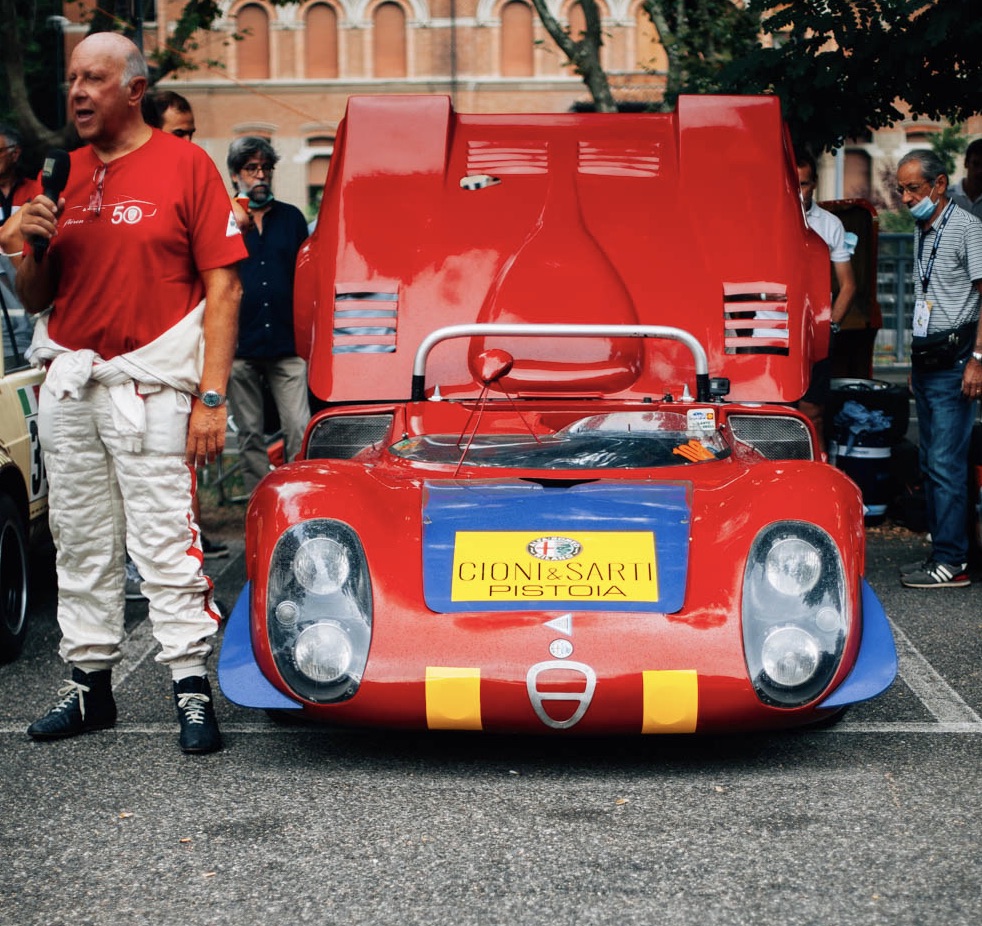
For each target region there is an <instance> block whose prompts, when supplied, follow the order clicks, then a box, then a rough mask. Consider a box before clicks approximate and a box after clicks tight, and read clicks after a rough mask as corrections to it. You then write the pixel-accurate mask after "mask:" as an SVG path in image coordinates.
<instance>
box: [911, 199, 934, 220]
mask: <svg viewBox="0 0 982 926" xmlns="http://www.w3.org/2000/svg"><path fill="white" fill-rule="evenodd" d="M937 207H938V204H937V203H936V202H934V200H933V199H931V196H930V194H928V195H927V196H925V197H924V199H922V200H921V201H920V202H919V203H916V204H915V205H913V206H911V207H910V214H911V215H912V216H913V217H914V218H915V219H917V221H918V222H924V221H926V220H927V219H929V218H931V216H932V215H934V210H935V209H937Z"/></svg>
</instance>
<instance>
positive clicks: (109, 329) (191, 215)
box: [48, 130, 248, 360]
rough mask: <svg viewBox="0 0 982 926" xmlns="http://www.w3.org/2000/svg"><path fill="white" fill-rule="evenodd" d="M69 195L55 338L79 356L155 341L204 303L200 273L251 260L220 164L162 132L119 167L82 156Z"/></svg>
mask: <svg viewBox="0 0 982 926" xmlns="http://www.w3.org/2000/svg"><path fill="white" fill-rule="evenodd" d="M103 168H105V173H104V175H103V176H102V177H101V182H100V175H102V174H103ZM100 186H101V206H100V204H99V198H100V189H99V188H100ZM63 195H64V197H65V201H66V202H65V211H64V213H62V216H61V218H60V219H59V221H58V234H57V235H56V236H55V237H54V238H53V239H52V241H51V244H50V250H49V257H48V259H49V260H52V261H54V262H55V264H56V266H57V268H58V272H59V282H58V289H57V293H56V295H55V299H54V311H53V312H52V315H51V318H50V320H49V322H48V333H49V335H50V336H51V337H52V338H53V339H54V340H55V341H57V342H58V343H59V344H62V345H64V346H65V347H68V348H70V349H72V350H80V349H82V348H91V349H92V350H94V351H96V352H97V353H99V354H100V355H101V356H102V357H104V358H105V359H107V360H108V359H110V358H112V357H115V356H116V355H117V354H123V353H127V352H129V351H131V350H135V349H136V348H138V347H142V346H144V345H145V344H148V343H150V341H152V340H154V339H155V338H156V337H158V336H159V335H161V334H163V332H164V331H166V330H167V329H168V328H171V327H172V326H173V325H175V324H176V323H177V322H179V321H180V320H181V319H182V318H183V317H184V316H185V315H187V313H188V312H190V311H191V309H193V308H194V307H195V306H196V305H197V304H198V303H199V302H200V301H201V299H202V297H203V295H204V284H203V283H202V280H201V276H200V272H199V271H202V270H213V269H215V268H217V267H227V266H230V265H232V264H236V263H238V261H240V260H242V259H244V258H245V257H247V256H248V252H247V250H246V247H245V244H244V243H243V241H242V235H241V234H240V233H239V230H238V227H237V226H236V224H235V219H234V217H233V216H232V210H231V204H230V200H229V195H228V193H226V192H225V188H224V185H223V183H222V179H221V176H220V174H219V173H218V170H217V168H216V167H215V165H214V164H213V163H212V161H211V158H209V157H208V155H207V154H206V153H205V151H204V150H203V149H202V148H199V147H198V146H197V145H189V144H188V143H187V141H185V140H184V139H181V138H175V137H174V136H172V135H166V134H164V133H163V132H160V131H158V130H154V132H153V135H152V136H151V138H150V140H149V141H148V142H147V143H146V144H144V145H142V146H141V147H140V148H137V149H136V151H131V152H130V153H129V154H126V155H124V156H123V157H121V158H117V159H116V160H114V161H110V162H109V164H103V163H102V161H100V160H99V159H98V158H97V157H96V155H95V154H94V153H93V151H92V149H91V148H90V147H85V148H80V149H79V150H77V151H73V152H72V155H71V172H70V173H69V178H68V185H67V187H66V188H65V192H64V194H63Z"/></svg>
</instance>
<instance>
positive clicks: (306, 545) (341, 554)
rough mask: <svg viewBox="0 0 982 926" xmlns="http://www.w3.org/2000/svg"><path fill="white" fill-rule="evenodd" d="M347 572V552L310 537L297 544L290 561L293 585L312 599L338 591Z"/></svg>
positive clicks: (321, 538) (319, 538)
mask: <svg viewBox="0 0 982 926" xmlns="http://www.w3.org/2000/svg"><path fill="white" fill-rule="evenodd" d="M350 572H351V564H350V563H349V561H348V551H347V550H346V549H345V548H344V547H343V546H341V544H340V543H337V542H336V541H334V540H331V539H329V538H328V537H312V538H311V539H310V540H305V541H304V542H303V543H302V544H300V548H299V549H298V550H297V555H296V556H295V557H294V559H293V574H294V575H295V576H296V577H297V581H298V582H299V583H300V584H301V585H302V586H303V587H304V588H305V589H306V590H307V591H308V592H311V593H312V594H314V595H330V594H333V593H334V592H336V591H339V590H340V589H341V587H342V586H343V585H344V583H345V582H347V581H348V575H349V574H350Z"/></svg>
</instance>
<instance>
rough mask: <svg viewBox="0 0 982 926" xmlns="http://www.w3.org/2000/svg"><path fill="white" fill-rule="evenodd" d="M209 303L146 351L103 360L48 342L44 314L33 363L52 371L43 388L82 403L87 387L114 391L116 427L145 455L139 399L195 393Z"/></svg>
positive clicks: (32, 351) (32, 353)
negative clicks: (159, 390) (164, 389)
mask: <svg viewBox="0 0 982 926" xmlns="http://www.w3.org/2000/svg"><path fill="white" fill-rule="evenodd" d="M204 311H205V303H204V300H202V301H201V302H200V303H198V305H197V306H195V308H194V309H193V310H192V311H191V312H189V313H188V314H187V315H185V316H184V318H182V319H181V320H180V321H179V322H178V323H177V324H176V325H174V326H173V327H172V328H169V329H168V330H167V331H165V332H164V333H163V334H162V335H160V337H158V338H156V339H155V340H153V341H151V342H150V343H149V344H147V345H145V346H144V347H140V348H138V349H137V350H134V351H131V352H130V353H128V354H120V355H118V356H116V357H113V358H112V360H103V359H102V357H100V356H99V355H98V354H97V353H96V352H95V351H93V350H69V349H68V348H67V347H63V346H62V345H61V344H59V343H58V342H57V341H53V340H52V339H51V338H49V337H48V319H47V316H45V315H43V316H41V317H40V318H39V319H38V322H37V325H36V327H35V329H34V338H33V340H32V342H31V348H30V350H29V351H28V359H29V360H30V361H31V363H32V364H33V365H34V366H36V367H40V368H43V367H45V366H46V367H47V368H48V372H47V375H46V376H45V379H44V386H43V388H45V389H47V390H48V391H49V392H51V393H52V395H54V396H57V397H58V398H62V399H63V398H66V397H68V398H72V399H77V398H79V395H80V393H81V390H82V387H83V386H85V385H86V383H88V382H89V380H93V379H94V380H95V381H96V382H98V383H101V384H102V385H104V386H106V387H108V389H109V395H110V398H111V400H112V408H113V422H114V424H115V425H116V427H117V429H118V430H119V433H120V435H122V436H123V437H124V438H125V439H126V442H127V448H128V449H129V450H131V451H132V452H133V453H139V452H140V450H141V449H142V447H143V435H144V433H145V432H146V426H147V421H146V411H145V408H144V404H143V400H142V399H141V398H140V397H139V395H137V387H136V384H137V383H139V384H140V386H141V387H142V391H144V392H147V391H153V389H152V388H150V389H148V388H147V387H155V386H156V387H160V386H170V387H171V388H172V389H176V390H177V391H178V392H187V393H191V394H194V393H196V392H197V389H198V383H199V382H200V379H201V368H202V364H203V359H204V338H203V337H202V332H203V323H204Z"/></svg>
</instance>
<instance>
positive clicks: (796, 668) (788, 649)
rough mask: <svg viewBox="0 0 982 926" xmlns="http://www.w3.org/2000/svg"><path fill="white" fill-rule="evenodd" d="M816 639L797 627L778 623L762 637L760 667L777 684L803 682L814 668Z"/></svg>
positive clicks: (815, 665)
mask: <svg viewBox="0 0 982 926" xmlns="http://www.w3.org/2000/svg"><path fill="white" fill-rule="evenodd" d="M820 656H821V652H820V650H819V646H818V641H817V640H816V639H815V638H814V637H813V636H812V635H811V634H810V633H807V632H806V631H804V630H802V629H801V628H800V627H781V628H779V629H777V630H775V631H773V632H772V633H770V634H768V636H767V639H766V640H764V646H763V648H762V650H761V654H760V659H761V664H762V666H763V669H764V671H765V672H766V673H767V675H768V676H769V677H770V678H771V680H772V681H773V682H774V683H775V684H777V685H783V686H784V687H785V688H794V687H796V686H798V685H804V684H805V682H807V681H808V679H810V678H811V677H812V676H813V675H814V674H815V671H816V670H817V669H818V662H819V658H820Z"/></svg>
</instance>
